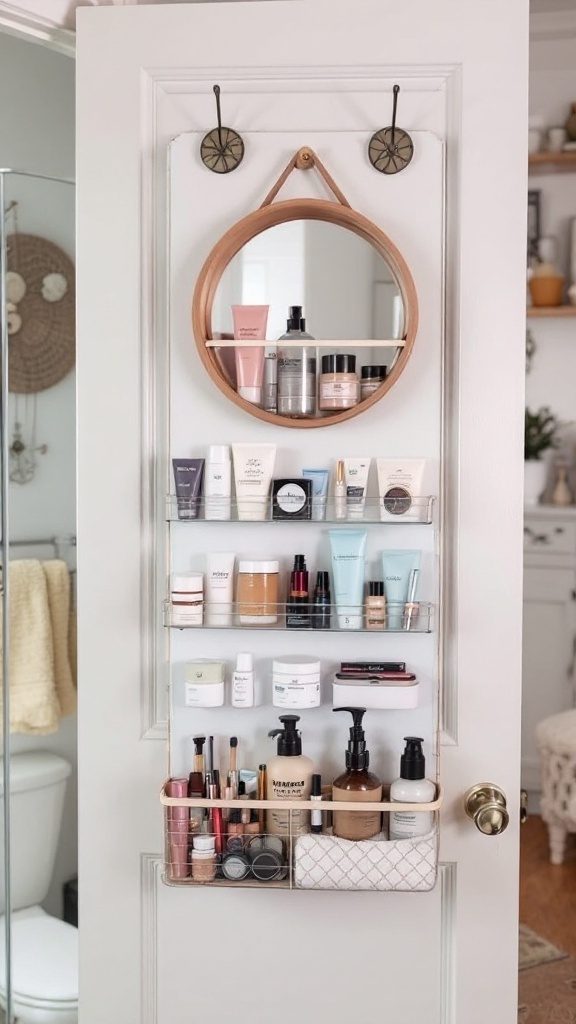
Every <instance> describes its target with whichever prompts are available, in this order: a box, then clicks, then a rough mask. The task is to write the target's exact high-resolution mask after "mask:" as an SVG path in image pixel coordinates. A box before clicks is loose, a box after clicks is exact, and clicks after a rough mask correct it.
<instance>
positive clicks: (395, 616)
mask: <svg viewBox="0 0 576 1024" xmlns="http://www.w3.org/2000/svg"><path fill="white" fill-rule="evenodd" d="M421 556H422V552H421V551H399V550H395V551H383V552H382V569H383V572H384V593H385V595H386V614H387V626H386V628H387V629H402V626H403V621H404V606H405V604H406V602H407V600H408V586H409V583H410V576H411V573H412V570H413V569H419V568H420V558H421ZM416 597H417V594H414V596H413V601H415V600H416Z"/></svg>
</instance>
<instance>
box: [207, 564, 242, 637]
mask: <svg viewBox="0 0 576 1024" xmlns="http://www.w3.org/2000/svg"><path fill="white" fill-rule="evenodd" d="M235 558H236V555H235V554H234V552H233V551H210V552H209V553H208V555H207V556H206V563H207V570H208V571H207V573H206V598H207V608H206V624H207V625H209V626H231V625H232V592H233V584H234V560H235Z"/></svg>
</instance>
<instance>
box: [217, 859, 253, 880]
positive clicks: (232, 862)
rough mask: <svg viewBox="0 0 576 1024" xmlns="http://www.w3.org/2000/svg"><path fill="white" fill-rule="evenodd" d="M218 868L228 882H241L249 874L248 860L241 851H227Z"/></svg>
mask: <svg viewBox="0 0 576 1024" xmlns="http://www.w3.org/2000/svg"><path fill="white" fill-rule="evenodd" d="M220 869H221V871H222V874H223V875H224V878H227V879H228V881H229V882H241V881H242V880H243V879H244V878H246V876H247V875H249V874H250V862H249V860H248V858H247V857H245V856H244V855H243V854H242V853H229V854H228V855H227V856H226V857H224V858H223V860H222V863H221V865H220Z"/></svg>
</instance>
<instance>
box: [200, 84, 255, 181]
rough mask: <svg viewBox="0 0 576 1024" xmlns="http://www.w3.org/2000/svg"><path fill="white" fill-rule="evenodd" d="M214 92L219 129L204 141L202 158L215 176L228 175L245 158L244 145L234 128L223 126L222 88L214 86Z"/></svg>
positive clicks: (201, 151) (201, 145)
mask: <svg viewBox="0 0 576 1024" xmlns="http://www.w3.org/2000/svg"><path fill="white" fill-rule="evenodd" d="M212 91H213V93H214V96H215V97H216V118H217V121H218V127H217V128H213V129H212V131H211V132H208V134H207V135H205V136H204V138H203V139H202V142H201V144H200V157H201V159H202V163H203V164H204V166H205V167H207V168H208V170H209V171H214V173H215V174H228V173H229V171H233V170H234V169H235V168H236V167H238V164H240V163H241V161H242V157H243V156H244V143H243V141H242V139H241V138H240V136H239V134H238V132H235V131H234V129H233V128H226V126H225V125H223V124H222V113H221V109H220V86H219V85H214V86H212Z"/></svg>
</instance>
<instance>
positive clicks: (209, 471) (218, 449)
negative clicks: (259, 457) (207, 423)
mask: <svg viewBox="0 0 576 1024" xmlns="http://www.w3.org/2000/svg"><path fill="white" fill-rule="evenodd" d="M231 477H232V465H231V463H230V447H229V445H227V444H211V445H210V448H209V450H208V458H207V459H206V465H205V466H204V517H205V519H230V495H231V493H232V491H231V487H232V485H231Z"/></svg>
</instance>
